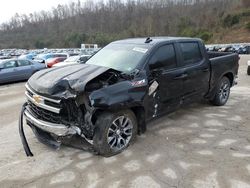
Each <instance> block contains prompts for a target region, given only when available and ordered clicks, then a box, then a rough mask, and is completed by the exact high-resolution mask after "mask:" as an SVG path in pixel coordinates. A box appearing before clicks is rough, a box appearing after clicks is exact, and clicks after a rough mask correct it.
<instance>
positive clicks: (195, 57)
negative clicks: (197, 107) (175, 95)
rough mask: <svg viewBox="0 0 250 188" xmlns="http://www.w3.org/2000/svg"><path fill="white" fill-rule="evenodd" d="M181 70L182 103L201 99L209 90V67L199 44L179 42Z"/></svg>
mask: <svg viewBox="0 0 250 188" xmlns="http://www.w3.org/2000/svg"><path fill="white" fill-rule="evenodd" d="M179 48H180V53H181V57H182V60H181V69H182V70H183V72H184V76H183V92H184V95H183V99H184V100H183V101H184V102H188V101H193V100H196V99H198V98H200V97H203V96H204V95H205V94H206V93H207V92H208V90H209V79H210V66H209V63H208V61H207V59H206V58H205V56H204V54H202V50H201V49H202V46H201V44H200V43H199V42H196V41H194V42H180V43H179Z"/></svg>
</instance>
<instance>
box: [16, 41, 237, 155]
mask: <svg viewBox="0 0 250 188" xmlns="http://www.w3.org/2000/svg"><path fill="white" fill-rule="evenodd" d="M238 61H239V56H238V55H237V54H234V53H220V52H219V53H218V52H207V51H206V50H205V47H204V44H203V42H202V41H201V40H200V39H193V38H174V37H153V38H136V39H126V40H120V41H115V42H112V43H111V44H109V45H107V46H106V47H104V48H103V49H102V50H100V51H99V52H98V53H97V54H95V55H94V56H93V57H91V58H90V59H89V60H88V61H87V62H86V64H80V65H72V66H63V67H57V68H53V69H49V70H42V71H40V72H37V73H36V74H34V75H33V76H32V77H31V78H30V79H29V80H28V82H27V84H26V89H27V90H26V96H27V102H26V103H25V104H24V105H23V108H22V113H21V115H20V121H19V132H20V136H21V140H22V143H23V146H24V149H25V152H26V154H27V155H28V156H32V155H33V154H32V152H31V151H30V148H29V146H28V143H27V140H26V138H25V134H24V131H23V117H25V119H26V123H27V125H29V126H30V127H31V128H32V130H33V132H34V133H35V135H36V137H37V138H38V139H39V140H40V141H41V142H43V143H45V144H48V145H50V146H53V147H55V148H58V147H59V146H60V145H61V144H66V145H70V146H73V147H77V148H82V149H89V150H92V151H93V152H95V153H97V154H100V155H103V156H112V155H115V154H117V153H119V152H121V151H123V150H124V149H125V148H126V147H127V146H128V145H129V144H130V143H131V142H132V141H134V140H135V138H136V136H137V134H142V133H143V132H145V130H146V122H148V121H149V120H152V119H154V118H157V117H159V116H162V115H164V114H168V113H170V112H173V111H174V110H176V109H178V108H179V107H181V106H183V105H185V104H189V103H191V102H195V101H199V100H201V99H204V98H205V99H207V100H209V101H210V102H211V103H212V104H214V105H218V106H220V105H224V104H226V102H227V100H228V98H229V94H230V88H231V87H232V86H233V85H234V84H235V83H236V78H237V73H238V67H239V65H238Z"/></svg>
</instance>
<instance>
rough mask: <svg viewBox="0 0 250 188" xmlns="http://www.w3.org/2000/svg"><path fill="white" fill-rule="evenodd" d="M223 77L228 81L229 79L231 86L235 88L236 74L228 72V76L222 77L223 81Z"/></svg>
mask: <svg viewBox="0 0 250 188" xmlns="http://www.w3.org/2000/svg"><path fill="white" fill-rule="evenodd" d="M223 77H227V78H228V79H229V81H230V84H231V87H232V86H233V84H234V83H233V82H234V74H233V73H232V72H228V73H226V74H224V75H223V76H222V77H221V79H222V78H223Z"/></svg>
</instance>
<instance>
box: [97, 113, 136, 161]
mask: <svg viewBox="0 0 250 188" xmlns="http://www.w3.org/2000/svg"><path fill="white" fill-rule="evenodd" d="M136 134H137V121H136V117H135V115H134V113H133V112H132V111H130V110H123V111H120V112H109V113H103V114H101V115H100V116H99V117H98V119H97V121H96V129H95V134H94V139H93V141H94V142H93V144H94V149H95V151H96V152H97V153H98V154H100V155H103V156H105V157H109V156H112V155H116V154H118V153H120V152H122V151H123V150H124V149H126V148H127V147H128V146H129V144H131V143H132V142H133V141H134V140H135V138H136Z"/></svg>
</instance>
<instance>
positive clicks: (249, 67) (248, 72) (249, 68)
mask: <svg viewBox="0 0 250 188" xmlns="http://www.w3.org/2000/svg"><path fill="white" fill-rule="evenodd" d="M247 75H250V66H248V67H247Z"/></svg>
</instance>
